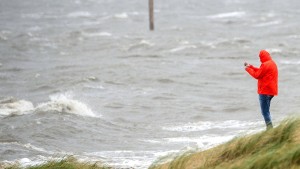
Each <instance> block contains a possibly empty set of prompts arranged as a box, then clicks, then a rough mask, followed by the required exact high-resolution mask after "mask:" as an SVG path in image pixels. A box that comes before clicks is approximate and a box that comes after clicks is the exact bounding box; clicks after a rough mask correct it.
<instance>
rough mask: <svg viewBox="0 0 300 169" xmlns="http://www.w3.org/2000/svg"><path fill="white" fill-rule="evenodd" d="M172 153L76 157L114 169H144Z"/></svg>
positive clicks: (110, 154)
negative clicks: (102, 163)
mask: <svg viewBox="0 0 300 169" xmlns="http://www.w3.org/2000/svg"><path fill="white" fill-rule="evenodd" d="M174 152H178V151H172V150H170V151H122V150H119V151H101V152H89V153H83V154H84V157H80V156H78V158H79V159H82V161H87V162H91V161H92V162H95V161H99V159H100V161H101V160H102V161H101V162H104V164H107V165H108V166H112V167H115V168H134V169H145V168H148V167H149V166H150V165H151V164H152V163H153V162H154V161H155V160H157V158H159V157H161V156H166V155H168V154H170V153H174Z"/></svg>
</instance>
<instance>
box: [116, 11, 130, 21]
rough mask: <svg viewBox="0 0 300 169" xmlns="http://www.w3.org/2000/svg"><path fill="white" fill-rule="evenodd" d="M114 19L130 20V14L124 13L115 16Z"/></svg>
mask: <svg viewBox="0 0 300 169" xmlns="http://www.w3.org/2000/svg"><path fill="white" fill-rule="evenodd" d="M114 17H115V18H119V19H126V18H128V14H127V13H125V12H124V13H120V14H115V15H114Z"/></svg>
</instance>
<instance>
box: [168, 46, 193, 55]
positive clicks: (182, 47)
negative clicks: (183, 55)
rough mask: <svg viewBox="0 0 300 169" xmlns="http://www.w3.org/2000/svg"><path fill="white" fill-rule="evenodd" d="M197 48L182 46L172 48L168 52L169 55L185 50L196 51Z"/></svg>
mask: <svg viewBox="0 0 300 169" xmlns="http://www.w3.org/2000/svg"><path fill="white" fill-rule="evenodd" d="M196 48H197V46H195V45H183V46H179V47H177V48H173V49H171V50H170V52H171V53H175V52H179V51H182V50H185V49H196Z"/></svg>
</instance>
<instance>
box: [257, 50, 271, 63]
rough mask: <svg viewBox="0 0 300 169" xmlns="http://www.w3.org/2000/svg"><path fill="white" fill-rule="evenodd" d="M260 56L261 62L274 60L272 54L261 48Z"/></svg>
mask: <svg viewBox="0 0 300 169" xmlns="http://www.w3.org/2000/svg"><path fill="white" fill-rule="evenodd" d="M259 58H260V62H261V63H264V62H266V61H268V60H272V58H271V55H270V54H269V52H267V51H266V50H261V51H260V52H259Z"/></svg>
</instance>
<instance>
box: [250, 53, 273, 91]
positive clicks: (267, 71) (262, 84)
mask: <svg viewBox="0 0 300 169" xmlns="http://www.w3.org/2000/svg"><path fill="white" fill-rule="evenodd" d="M259 57H260V61H261V65H260V67H259V68H256V67H254V66H252V65H250V66H248V67H247V68H246V71H247V72H248V73H249V74H250V75H251V76H252V77H254V78H255V79H257V80H258V84H257V88H258V89H257V92H258V94H266V95H272V96H275V95H277V94H278V70H277V65H276V63H275V62H274V61H273V60H272V58H271V56H270V54H269V53H268V52H267V51H265V50H262V51H260V53H259Z"/></svg>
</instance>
